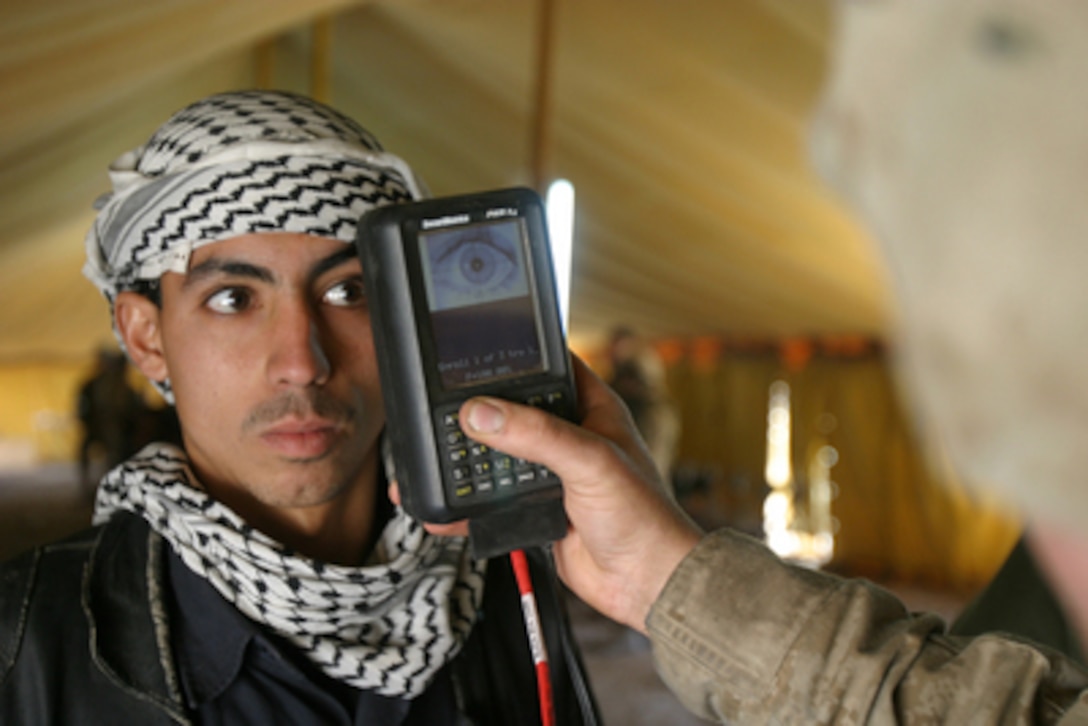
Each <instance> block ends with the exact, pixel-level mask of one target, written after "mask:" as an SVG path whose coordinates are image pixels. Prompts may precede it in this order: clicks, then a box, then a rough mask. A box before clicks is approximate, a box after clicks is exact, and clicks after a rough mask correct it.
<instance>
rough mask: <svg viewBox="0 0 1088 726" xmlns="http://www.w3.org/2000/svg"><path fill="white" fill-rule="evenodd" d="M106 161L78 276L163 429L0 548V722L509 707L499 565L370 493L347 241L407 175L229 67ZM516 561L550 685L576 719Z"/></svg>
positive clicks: (360, 338) (513, 684) (425, 720)
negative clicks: (24, 538)
mask: <svg viewBox="0 0 1088 726" xmlns="http://www.w3.org/2000/svg"><path fill="white" fill-rule="evenodd" d="M110 175H111V179H112V182H113V191H112V193H111V194H109V195H107V196H106V197H104V198H103V199H102V200H101V204H100V210H99V214H98V216H97V218H96V220H95V222H94V225H93V227H92V228H91V230H90V232H89V233H88V235H87V242H86V244H87V264H86V267H85V274H86V275H87V277H88V278H89V279H90V280H91V281H92V282H93V283H94V284H95V285H96V286H97V287H98V288H99V289H100V290H101V292H102V294H103V295H104V296H105V297H106V299H107V300H108V301H109V304H110V307H111V311H112V314H113V322H114V328H115V331H116V334H117V336H118V338H119V340H120V342H121V344H122V346H123V347H124V349H125V351H126V352H127V354H128V356H129V357H130V358H131V360H132V362H133V363H134V364H135V365H136V366H137V367H138V368H139V370H140V371H142V372H143V373H144V374H145V375H147V376H148V378H150V379H151V380H152V381H153V382H154V383H155V385H156V386H157V387H158V388H159V390H160V391H161V392H162V393H163V395H164V396H165V397H166V398H167V400H168V401H170V402H171V403H173V404H174V405H175V406H176V409H177V413H178V417H179V419H180V422H181V431H182V439H183V443H184V445H183V447H180V448H178V447H174V446H170V445H166V444H153V445H151V446H148V447H147V448H145V449H144V450H143V451H141V452H140V453H139V454H137V455H136V456H135V457H133V458H132V459H130V460H128V461H126V462H125V463H124V464H122V465H121V466H119V467H117V468H115V469H114V470H112V471H111V472H109V473H108V474H107V475H106V477H105V478H104V479H103V481H102V483H101V485H100V486H99V490H98V495H97V500H96V503H95V512H94V521H95V524H96V526H95V527H94V528H92V529H91V530H89V531H87V532H84V533H81V534H79V535H77V536H75V537H74V538H73V539H70V540H68V541H66V542H64V543H62V544H58V545H53V546H47V547H45V548H42V549H40V550H38V551H35V552H33V553H30V554H28V555H25V556H23V557H21V558H19V559H18V560H16V561H14V562H12V563H8V564H7V565H6V566H5V567H4V568H3V569H2V570H0V578H2V583H3V585H2V587H3V590H2V591H3V593H4V595H3V601H2V605H0V720H2V721H4V722H5V723H15V722H18V723H61V722H63V723H68V724H73V723H124V722H126V721H128V722H131V723H140V724H148V723H190V722H199V723H243V722H244V723H322V724H333V723H343V724H353V723H358V724H362V723H368V724H369V723H381V724H394V723H396V724H428V725H430V724H450V725H453V724H462V723H466V722H467V723H479V724H508V723H525V722H531V721H532V720H534V719H536V718H537V714H538V713H539V708H538V706H537V702H536V692H537V690H536V685H535V676H534V668H533V661H532V657H531V656H530V653H529V646H528V644H527V642H526V637H525V633H524V626H523V625H522V623H521V619H520V610H521V606H520V601H519V599H518V597H517V595H516V590H515V589H514V586H513V584H512V575H511V573H510V571H509V569H508V566H507V565H506V563H505V562H504V561H501V560H497V561H493V562H490V563H488V562H482V561H474V560H473V559H472V558H471V557H470V554H469V551H468V548H467V546H466V542H465V540H464V539H463V538H456V537H453V538H447V537H436V536H433V535H431V534H428V533H427V532H426V531H424V529H423V528H422V527H421V526H420V525H419V524H418V523H417V522H415V521H413V520H412V519H411V518H409V517H408V516H407V515H406V514H405V512H404V511H403V510H402V509H400V508H399V507H397V506H394V505H393V504H392V503H391V501H390V499H389V497H388V494H387V486H388V482H387V481H386V477H385V472H384V470H383V468H382V457H381V437H382V436H383V427H384V422H385V416H384V409H383V401H382V397H381V391H380V386H379V381H378V376H377V370H376V364H375V354H374V348H373V341H372V338H371V334H370V327H369V326H370V321H369V313H368V309H367V305H366V297H365V290H364V288H363V282H362V270H361V267H360V262H359V260H358V258H357V256H356V254H355V248H354V246H353V245H352V244H351V243H352V242H353V241H354V236H355V228H356V224H357V222H358V220H359V218H360V216H361V215H362V214H363V213H364V212H365V211H367V210H368V209H370V208H372V207H375V206H379V205H384V204H394V203H397V202H403V201H407V200H412V199H417V198H420V197H421V196H422V195H423V190H422V189H421V187H420V184H419V183H418V182H417V181H416V179H415V177H414V175H413V173H412V171H411V170H410V169H409V168H408V166H407V165H406V164H405V163H404V162H403V161H401V160H400V159H399V158H397V157H395V156H393V155H392V154H389V153H387V152H385V151H384V150H383V149H382V148H381V146H380V145H379V144H378V142H377V141H376V140H375V139H374V137H373V136H371V135H370V134H369V133H367V132H366V131H365V130H364V129H363V128H361V127H360V126H359V125H358V124H356V123H355V122H354V121H352V120H351V119H349V118H347V117H345V116H343V115H341V114H340V113H338V112H336V111H334V110H333V109H331V108H328V107H326V106H324V105H321V104H318V103H315V102H313V101H311V100H309V99H306V98H303V97H300V96H296V95H291V94H286V93H278V92H259V91H253V92H235V93H226V94H220V95H216V96H212V97H209V98H206V99H204V100H202V101H199V102H197V103H194V104H192V105H191V106H189V107H187V108H185V109H183V110H181V111H179V112H178V113H177V114H175V115H174V116H173V117H172V118H170V119H169V120H168V121H167V122H166V123H165V124H164V125H163V126H162V127H160V128H159V129H158V131H156V132H155V134H154V135H153V136H152V137H151V139H150V140H149V141H148V142H147V144H145V145H143V146H141V147H140V148H138V149H135V150H134V151H131V152H129V153H127V154H124V155H123V156H121V157H120V158H119V159H117V160H116V162H115V163H114V164H113V166H112V167H111V170H110ZM539 564H540V563H539V562H538V563H537V570H536V575H537V580H538V587H539V588H540V591H541V592H540V595H539V598H540V601H541V608H542V619H543V620H544V621H545V622H544V624H545V635H546V640H547V641H548V643H547V647H548V649H549V650H550V651H551V655H552V664H553V666H552V667H553V678H554V679H555V681H556V689H555V693H556V710H557V712H558V713H559V714H560V716H561V718H563V719H564V720H566V719H569V720H570V721H571V722H572V723H590V722H592V721H593V720H594V715H593V706H592V698H591V697H590V696H589V695H588V691H587V690H586V688H585V683H584V682H583V676H582V673H581V671H580V670H579V667H578V665H577V661H578V659H577V657H576V654H574V653H572V652H571V650H570V648H571V647H572V646H571V642H572V641H571V639H570V637H569V633H568V632H567V631H566V630H565V627H566V626H565V621H564V620H563V618H562V616H561V613H560V612H559V611H558V608H559V606H560V603H559V600H558V593H557V592H556V591H555V589H554V588H553V587H552V586H551V585H550V583H549V582H548V581H547V578H546V577H545V576H544V570H543V569H542V568H540V567H539ZM575 686H577V689H578V692H579V693H580V694H581V698H580V699H579V698H576V697H575V695H574V692H575Z"/></svg>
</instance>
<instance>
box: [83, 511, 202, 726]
mask: <svg viewBox="0 0 1088 726" xmlns="http://www.w3.org/2000/svg"><path fill="white" fill-rule="evenodd" d="M164 587H165V582H164V577H163V544H162V538H161V537H160V536H159V535H158V534H157V533H155V532H154V531H153V530H152V529H151V528H150V527H148V525H147V523H146V522H144V520H143V519H141V518H140V517H138V516H136V515H134V514H130V513H127V512H119V513H117V514H115V515H114V516H113V517H112V518H111V519H110V521H109V522H108V523H107V524H106V526H104V527H102V529H101V531H100V533H99V536H98V538H97V540H96V542H95V543H94V547H93V549H92V551H91V556H90V558H89V560H88V563H87V567H86V569H85V571H84V574H83V594H82V599H83V603H82V604H83V609H84V611H85V612H86V614H87V620H88V623H89V624H90V629H91V642H90V647H91V657H92V658H93V659H94V661H95V663H96V664H97V665H98V666H99V667H100V668H102V670H103V671H104V672H105V673H107V674H108V675H109V676H110V677H111V678H113V679H114V680H115V681H117V682H118V684H119V685H120V686H121V687H123V688H127V689H129V690H132V691H135V692H136V695H137V696H139V697H141V698H146V699H150V700H152V701H154V702H156V703H158V704H159V705H160V706H161V707H162V708H164V709H166V710H167V711H168V712H170V713H171V714H172V715H173V716H174V717H175V718H176V719H178V720H179V721H186V716H185V714H184V709H183V706H182V701H181V694H180V691H179V689H178V679H177V672H176V670H175V667H174V659H173V655H172V653H171V651H170V640H169V634H168V630H167V622H166V603H165V598H164Z"/></svg>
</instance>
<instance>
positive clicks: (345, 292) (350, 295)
mask: <svg viewBox="0 0 1088 726" xmlns="http://www.w3.org/2000/svg"><path fill="white" fill-rule="evenodd" d="M365 299H366V288H365V287H364V286H363V281H362V279H361V278H352V279H350V280H343V281H341V282H338V283H336V284H335V285H333V286H332V287H330V288H329V289H327V290H326V291H325V294H324V295H322V296H321V301H322V302H324V303H326V304H328V305H335V306H337V307H351V306H353V305H358V304H359V303H361V302H363V301H364V300H365Z"/></svg>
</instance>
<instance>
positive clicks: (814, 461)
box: [763, 381, 839, 567]
mask: <svg viewBox="0 0 1088 726" xmlns="http://www.w3.org/2000/svg"><path fill="white" fill-rule="evenodd" d="M769 398H770V400H769V401H768V405H767V461H766V465H765V467H764V470H763V475H764V478H765V479H766V480H767V486H769V487H770V488H771V491H770V493H769V494H768V495H767V497H766V499H764V500H763V535H764V538H765V540H766V542H767V546H768V547H770V548H771V549H772V550H773V551H774V552H775V554H777V555H778V556H779V557H782V558H784V559H787V560H790V561H792V562H797V563H799V564H802V565H805V566H807V567H820V566H821V565H824V564H826V563H827V562H829V561H830V560H831V556H832V555H833V554H834V552H835V528H836V522H835V518H834V517H832V516H831V500H832V499H834V497H835V483H834V482H833V481H831V467H833V466H835V464H836V463H837V462H838V460H839V453H838V452H837V451H836V450H835V449H834V448H833V447H831V446H828V445H826V444H825V445H822V446H820V447H819V448H818V449H816V450H815V452H813V454H812V455H811V457H810V461H809V466H808V469H807V472H806V473H807V477H806V478H805V479H804V481H803V482H802V486H801V487H798V486H797V484H798V483H797V480H796V478H795V472H794V469H793V453H792V450H793V447H792V445H791V440H790V439H791V436H790V432H791V429H792V426H793V423H792V422H793V415H792V413H791V410H790V409H791V406H790V386H789V384H788V383H786V382H785V381H775V382H774V383H772V384H771V389H770V397H769Z"/></svg>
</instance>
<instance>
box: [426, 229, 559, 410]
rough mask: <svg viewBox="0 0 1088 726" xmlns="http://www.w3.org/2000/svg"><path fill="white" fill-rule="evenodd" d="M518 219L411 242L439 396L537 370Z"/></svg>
mask: <svg viewBox="0 0 1088 726" xmlns="http://www.w3.org/2000/svg"><path fill="white" fill-rule="evenodd" d="M526 241H527V234H526V230H525V224H524V222H523V221H522V220H521V219H518V218H512V219H504V220H499V221H494V222H482V223H478V224H469V225H464V226H460V227H456V228H447V229H442V230H436V231H433V232H427V233H423V234H421V235H420V237H419V244H420V258H421V259H422V261H423V278H424V280H425V285H426V289H427V304H428V307H429V310H430V319H431V331H432V334H433V336H434V347H435V352H436V354H437V359H438V360H437V365H438V377H439V380H440V381H441V383H442V386H443V387H444V388H446V389H447V390H450V389H457V388H464V387H466V386H473V385H478V384H482V383H489V382H492V381H497V380H501V379H504V378H512V377H514V376H520V375H523V374H527V373H536V372H538V371H542V370H544V369H545V367H546V365H547V361H545V360H544V355H543V352H542V348H541V343H540V326H539V325H538V312H537V309H536V303H535V301H534V296H533V289H532V287H531V285H532V282H531V275H530V274H529V273H530V270H529V265H530V264H531V261H530V259H529V256H528V255H527V254H526Z"/></svg>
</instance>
